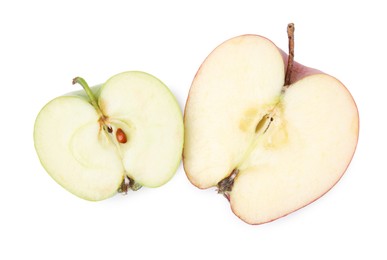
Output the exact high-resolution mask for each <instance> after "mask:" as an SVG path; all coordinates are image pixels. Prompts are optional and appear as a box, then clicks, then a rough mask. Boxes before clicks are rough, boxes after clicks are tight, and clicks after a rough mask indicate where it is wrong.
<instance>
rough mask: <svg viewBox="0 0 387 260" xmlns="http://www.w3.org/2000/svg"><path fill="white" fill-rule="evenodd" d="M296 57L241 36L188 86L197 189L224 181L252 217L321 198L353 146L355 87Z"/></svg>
mask: <svg viewBox="0 0 387 260" xmlns="http://www.w3.org/2000/svg"><path fill="white" fill-rule="evenodd" d="M289 38H290V37H289ZM291 48H292V46H291ZM291 53H292V52H291ZM292 58H293V56H292V55H291V56H290V58H289V59H291V61H290V63H289V65H288V56H287V55H286V54H285V53H284V52H283V51H281V50H280V49H279V48H278V47H277V46H276V45H274V44H273V42H271V41H270V40H268V39H266V38H264V37H262V36H258V35H242V36H238V37H235V38H232V39H230V40H227V41H226V42H224V43H222V44H221V45H219V46H218V47H217V48H216V49H215V50H214V51H213V52H212V53H211V54H210V55H209V56H208V57H207V58H206V60H205V61H204V62H203V64H202V65H201V67H200V69H199V71H198V72H197V74H196V76H195V78H194V80H193V82H192V86H191V89H190V92H189V97H188V100H187V104H186V108H185V118H184V123H185V146H184V153H183V157H184V169H185V171H186V174H187V176H188V178H189V180H190V181H191V182H192V184H194V185H195V186H197V187H198V188H201V189H207V188H210V187H217V188H218V191H219V192H220V193H223V194H224V195H225V196H226V197H227V198H228V199H229V201H230V204H231V208H232V211H233V212H234V213H235V214H236V215H237V216H238V217H239V218H241V219H242V220H243V221H245V222H247V223H249V224H262V223H266V222H269V221H272V220H275V219H278V218H280V217H282V216H285V215H287V214H289V213H291V212H293V211H295V210H297V209H300V208H302V207H304V206H305V205H307V204H309V203H311V202H313V201H315V200H316V199H318V198H319V197H321V196H322V195H323V194H325V193H326V192H327V191H328V190H330V189H331V188H332V187H333V186H334V185H335V184H336V183H337V181H338V180H339V179H340V178H341V176H342V175H343V174H344V172H345V171H346V169H347V167H348V165H349V163H350V161H351V159H352V157H353V154H354V152H355V149H356V144H357V140H358V134H359V115H358V110H357V107H356V104H355V102H354V99H353V98H352V96H351V94H350V93H349V91H348V90H347V89H346V87H345V86H344V85H343V84H342V83H341V82H340V81H339V80H337V79H336V78H334V77H332V76H329V75H327V74H324V73H322V72H320V71H317V70H315V69H311V68H308V67H304V66H302V65H300V64H298V63H292ZM287 68H288V70H287ZM285 73H288V74H289V75H291V76H290V77H289V78H288V79H287V82H285Z"/></svg>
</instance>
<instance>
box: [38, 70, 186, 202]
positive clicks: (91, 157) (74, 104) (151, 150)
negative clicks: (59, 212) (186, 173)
mask: <svg viewBox="0 0 387 260" xmlns="http://www.w3.org/2000/svg"><path fill="white" fill-rule="evenodd" d="M95 92H96V93H99V95H98V96H97V97H98V98H99V99H98V102H99V105H100V108H101V110H102V112H103V114H104V115H105V116H106V117H107V120H106V121H107V122H108V123H109V124H110V126H111V127H112V130H113V132H112V133H108V131H107V129H104V128H103V125H101V124H100V115H98V114H97V112H96V110H95V109H94V107H93V106H92V105H91V104H90V103H89V102H88V99H87V98H85V97H84V95H78V94H75V95H68V96H63V97H59V98H56V99H54V100H53V101H51V102H50V103H48V104H47V105H46V106H45V107H44V108H43V109H42V111H41V112H40V113H39V115H38V117H37V120H36V123H35V132H34V140H35V148H36V150H37V152H38V155H39V158H40V160H41V162H42V165H43V166H44V167H45V169H46V170H47V172H48V173H49V174H50V175H51V176H52V177H53V179H54V180H56V181H57V182H58V183H59V184H60V185H62V186H63V187H64V188H66V189H67V190H69V191H70V192H72V193H73V194H75V195H77V196H79V197H81V198H84V199H87V200H102V199H105V198H108V197H110V196H112V195H114V194H115V193H116V191H117V189H118V188H119V186H120V184H121V183H122V181H123V179H124V176H125V175H128V176H129V177H131V178H132V179H134V180H135V181H136V182H137V183H139V184H141V185H143V186H147V187H157V186H160V185H162V184H164V183H166V182H167V181H168V180H169V179H170V178H171V177H172V176H173V174H174V173H175V171H176V169H177V167H178V164H179V162H180V158H181V151H182V145H183V122H182V116H181V112H180V108H179V106H178V104H177V102H176V100H175V98H174V96H173V95H172V94H171V93H170V92H169V90H168V89H167V88H166V87H165V85H164V84H163V83H161V82H160V81H159V80H158V79H156V78H154V77H153V76H151V75H149V74H146V73H143V72H125V73H121V74H118V75H116V76H114V77H112V78H111V79H110V80H108V81H107V82H106V83H105V84H104V86H102V87H101V89H100V91H95ZM118 128H121V129H122V130H123V131H124V132H125V134H126V136H127V139H128V141H127V142H126V143H119V142H118V141H117V139H116V136H115V134H116V131H117V129H118Z"/></svg>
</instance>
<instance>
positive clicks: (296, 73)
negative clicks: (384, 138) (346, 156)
mask: <svg viewBox="0 0 387 260" xmlns="http://www.w3.org/2000/svg"><path fill="white" fill-rule="evenodd" d="M243 36H257V37H262V38H264V39H266V40H268V41H270V42H271V43H273V42H272V41H271V40H269V39H267V38H266V37H264V36H261V35H255V34H245V35H240V36H237V37H243ZM228 40H230V39H228ZM228 40H226V41H225V42H227V41H228ZM225 42H223V43H225ZM223 43H221V44H220V45H219V46H221V45H222V44H223ZM273 45H274V46H276V45H275V44H274V43H273ZM277 49H278V51H279V52H280V54H281V56H282V59H283V63H284V70H285V71H287V67H288V57H289V55H288V54H287V53H285V52H284V51H283V50H281V49H280V48H278V46H277ZM215 50H216V48H215V49H214V50H213V51H212V52H211V53H210V54H209V55H208V56H207V58H208V57H210V56H211V55H212V53H213V52H214V51H215ZM207 58H206V59H205V60H207ZM203 64H204V62H203V63H202V64H201V66H200V67H199V69H198V71H197V72H196V74H195V76H194V78H193V80H192V82H194V81H195V79H196V78H197V76H198V75H199V74H200V72H201V69H202V66H203ZM315 74H325V75H328V76H330V75H329V74H326V73H324V72H322V71H320V70H318V69H315V68H311V67H307V66H304V65H302V64H300V63H298V62H296V61H294V62H293V67H292V74H291V77H290V82H289V85H291V84H293V83H295V82H297V81H299V80H301V79H303V78H305V77H307V76H312V75H315ZM330 77H332V78H335V77H333V76H330ZM335 79H336V80H337V81H338V82H340V84H341V85H342V87H343V88H344V89H345V90H346V91H347V92H348V93H349V96H351V97H352V95H351V93H350V92H349V90H348V89H347V88H346V87H345V85H344V84H343V83H342V82H341V81H339V80H338V79H337V78H335ZM191 91H192V88H191V89H190V92H191ZM190 94H191V93H188V97H187V102H186V105H185V108H184V111H186V108H187V104H188V102H189V99H190V97H191V95H190ZM352 102H353V104H354V107H355V108H356V112H357V115H358V117H357V130H358V135H357V139H356V144H355V147H354V149H353V153H352V155H351V157H350V160H349V161H348V164H347V167H346V168H345V170H344V171H343V172H342V174H341V175H340V176H339V178H338V179H337V181H336V182H335V183H334V184H333V185H332V186H331V187H330V188H329V189H327V190H326V191H325V192H324V193H322V194H321V195H320V196H318V197H316V198H314V199H313V200H311V201H310V202H309V203H307V204H305V205H303V206H301V207H298V208H296V209H294V210H292V211H290V212H288V213H286V214H284V215H281V216H279V217H275V218H272V219H270V220H267V221H264V222H258V223H256V222H249V221H247V220H246V219H244V218H243V217H241V216H240V215H239V214H238V212H237V211H236V210H234V208H233V205H232V201H231V198H230V194H224V197H225V198H226V199H227V200H228V201H229V202H230V207H231V210H232V212H233V213H234V214H235V215H236V216H237V217H238V218H239V219H241V220H242V221H243V222H245V223H247V224H250V225H261V224H265V223H269V222H272V221H274V220H277V219H279V218H282V217H285V216H287V215H289V214H291V213H293V212H295V211H298V210H299V209H302V208H304V207H305V206H308V205H310V204H311V203H313V202H315V201H316V200H318V199H319V198H321V197H322V196H324V195H325V194H326V193H327V192H329V191H330V190H331V189H332V188H333V187H334V186H335V185H336V184H337V183H338V182H339V181H340V180H341V178H342V177H343V175H344V173H345V172H346V171H347V169H348V167H349V165H350V163H351V161H352V159H353V156H354V154H355V151H356V148H357V144H358V138H359V127H360V120H359V111H358V107H357V105H356V102H355V100H354V99H353V97H352ZM185 116H186V114H185V113H184V121H185V120H186V117H185ZM184 149H185V147H184V148H183V157H182V161H183V168H184V171H185V172H186V175H187V178H188V180H189V181H190V182H191V183H192V184H193V185H194V186H196V187H197V188H199V189H202V190H205V189H207V188H206V187H200V186H197V185H196V184H195V183H194V182H193V181H192V180H191V179H190V177H189V175H190V173H189V169H187V167H185V163H184V161H185V158H184Z"/></svg>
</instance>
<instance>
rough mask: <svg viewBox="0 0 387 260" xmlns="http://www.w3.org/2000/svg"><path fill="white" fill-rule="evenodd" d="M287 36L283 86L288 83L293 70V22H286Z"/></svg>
mask: <svg viewBox="0 0 387 260" xmlns="http://www.w3.org/2000/svg"><path fill="white" fill-rule="evenodd" d="M288 38H289V56H288V66H287V69H286V75H285V86H289V85H290V78H291V76H292V70H293V61H294V24H293V23H289V24H288Z"/></svg>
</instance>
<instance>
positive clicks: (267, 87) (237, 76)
mask: <svg viewBox="0 0 387 260" xmlns="http://www.w3.org/2000/svg"><path fill="white" fill-rule="evenodd" d="M255 61H259V62H255ZM282 75H284V68H283V61H282V57H281V55H280V53H279V52H278V50H277V49H276V48H275V47H273V44H272V43H271V42H270V41H268V40H265V39H263V38H257V37H254V36H247V37H243V38H242V37H238V38H234V39H231V40H230V41H228V42H227V44H223V45H220V46H219V47H218V48H217V49H215V50H214V51H213V52H212V53H211V55H210V56H209V58H208V59H207V60H206V61H205V62H204V63H203V65H202V67H201V68H200V70H199V72H198V74H197V76H196V77H195V80H194V82H193V84H192V86H191V90H190V93H189V99H188V102H187V105H186V109H185V114H184V123H185V146H184V168H185V170H186V172H187V176H188V178H189V179H190V181H191V182H192V183H193V184H194V185H196V186H198V187H200V188H208V187H211V186H214V185H216V184H217V183H218V182H219V180H221V179H223V178H225V177H226V176H227V175H229V174H230V173H231V171H232V170H233V168H234V167H235V166H236V165H237V164H238V163H239V162H240V161H241V160H242V157H243V156H244V154H245V152H246V149H247V147H248V146H249V144H250V143H251V142H252V139H253V138H254V129H255V127H256V124H257V122H258V121H257V120H259V119H260V118H262V116H263V115H264V113H266V110H267V108H268V107H270V106H272V105H273V104H275V103H276V102H278V96H279V93H280V91H281V88H282V86H283V78H284V77H283V76H282Z"/></svg>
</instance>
